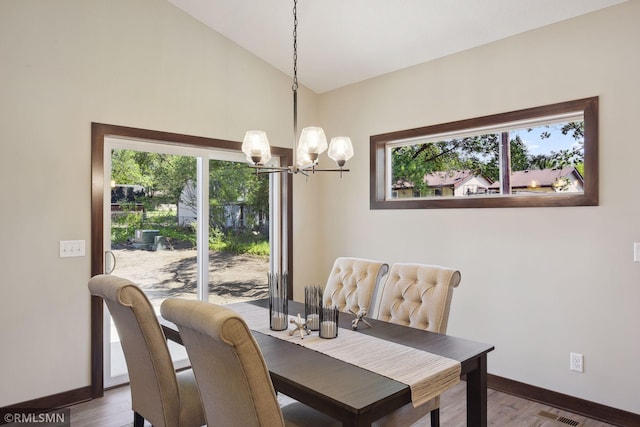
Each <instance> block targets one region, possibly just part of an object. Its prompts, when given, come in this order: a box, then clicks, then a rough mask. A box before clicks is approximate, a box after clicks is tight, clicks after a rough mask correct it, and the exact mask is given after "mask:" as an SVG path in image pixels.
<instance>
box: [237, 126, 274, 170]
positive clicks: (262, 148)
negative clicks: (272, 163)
mask: <svg viewBox="0 0 640 427" xmlns="http://www.w3.org/2000/svg"><path fill="white" fill-rule="evenodd" d="M242 152H243V153H244V154H246V155H247V161H248V162H249V163H251V164H261V165H264V164H265V163H267V162H268V161H269V160H271V147H269V139H268V138H267V134H266V133H265V132H263V131H261V130H250V131H247V133H246V134H245V135H244V140H243V141H242Z"/></svg>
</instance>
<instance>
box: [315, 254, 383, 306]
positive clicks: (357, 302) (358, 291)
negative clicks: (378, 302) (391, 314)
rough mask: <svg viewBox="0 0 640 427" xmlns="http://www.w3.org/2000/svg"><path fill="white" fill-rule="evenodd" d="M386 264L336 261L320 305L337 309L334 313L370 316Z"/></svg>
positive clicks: (344, 259) (348, 259)
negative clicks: (363, 310)
mask: <svg viewBox="0 0 640 427" xmlns="http://www.w3.org/2000/svg"><path fill="white" fill-rule="evenodd" d="M387 271H389V265H388V264H386V263H384V262H382V261H373V260H369V259H362V258H347V257H340V258H336V260H335V262H334V263H333V268H332V269H331V273H329V278H328V279H327V285H326V286H325V288H324V294H323V295H322V304H323V305H324V306H337V307H338V310H340V311H345V312H348V311H349V310H351V311H353V312H354V313H358V312H359V311H360V310H361V309H365V310H367V313H369V317H371V314H372V313H373V307H372V301H374V300H375V299H374V292H375V291H376V289H377V288H378V284H379V283H380V280H381V279H382V277H383V276H384V275H385V274H387Z"/></svg>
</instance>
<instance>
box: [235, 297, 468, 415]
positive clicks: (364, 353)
mask: <svg viewBox="0 0 640 427" xmlns="http://www.w3.org/2000/svg"><path fill="white" fill-rule="evenodd" d="M227 307H228V308H230V309H232V310H234V311H235V312H237V313H238V314H240V315H241V316H242V317H243V318H244V320H245V321H246V322H247V325H248V326H249V329H251V330H253V331H255V332H259V333H262V334H266V335H270V336H273V337H276V338H279V339H282V340H285V341H291V342H293V343H294V344H297V345H300V346H303V347H307V348H310V349H312V350H315V351H318V352H320V353H324V354H326V355H328V356H331V357H333V358H335V359H338V360H342V361H343V362H347V363H350V364H352V365H355V366H359V367H361V368H363V369H367V370H369V371H371V372H375V373H376V374H379V375H383V376H385V377H388V378H391V379H393V380H395V381H399V382H401V383H403V384H407V385H408V386H409V387H410V388H411V401H412V403H413V406H415V407H417V406H419V405H421V404H423V403H426V402H428V401H429V400H431V399H433V398H434V397H436V396H438V395H440V394H441V393H442V392H444V391H445V390H447V389H448V388H449V387H452V386H454V385H456V384H457V383H458V382H459V381H460V369H461V367H460V362H458V361H457V360H453V359H449V358H447V357H443V356H439V355H437V354H432V353H429V352H426V351H423V350H419V349H415V348H412V347H408V346H405V345H402V344H398V343H394V342H391V341H387V340H383V339H380V338H376V337H373V336H370V335H365V334H361V333H358V332H357V331H352V330H350V329H344V328H340V331H339V333H338V337H337V338H334V339H324V338H320V337H318V333H317V332H312V334H311V335H305V337H304V339H300V334H299V333H295V334H293V335H289V331H287V330H285V331H272V330H271V329H270V328H269V309H268V308H264V307H260V306H256V305H253V304H249V303H235V304H230V305H228V306H227ZM296 317H297V316H291V315H290V316H289V319H292V318H296ZM287 325H288V326H289V327H291V328H293V327H294V325H291V324H289V323H288V324H287Z"/></svg>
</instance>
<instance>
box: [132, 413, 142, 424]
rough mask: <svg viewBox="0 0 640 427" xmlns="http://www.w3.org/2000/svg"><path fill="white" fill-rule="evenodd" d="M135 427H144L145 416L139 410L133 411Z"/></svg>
mask: <svg viewBox="0 0 640 427" xmlns="http://www.w3.org/2000/svg"><path fill="white" fill-rule="evenodd" d="M133 427H144V417H143V416H142V415H140V414H139V413H137V412H134V413H133Z"/></svg>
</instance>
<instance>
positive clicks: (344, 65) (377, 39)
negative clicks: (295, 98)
mask: <svg viewBox="0 0 640 427" xmlns="http://www.w3.org/2000/svg"><path fill="white" fill-rule="evenodd" d="M623 1H626V0H299V2H298V5H297V14H298V80H299V82H300V83H301V84H303V85H305V86H307V87H309V88H310V89H311V90H313V91H314V92H316V93H323V92H326V91H330V90H333V89H336V88H339V87H342V86H345V85H348V84H351V83H355V82H358V81H362V80H366V79H369V78H372V77H375V76H379V75H382V74H386V73H389V72H392V71H396V70H399V69H402V68H406V67H410V66H412V65H416V64H420V63H423V62H426V61H429V60H432V59H436V58H439V57H443V56H446V55H450V54H453V53H456V52H460V51H463V50H466V49H470V48H473V47H476V46H480V45H483V44H486V43H490V42H493V41H496V40H499V39H502V38H506V37H509V36H512V35H515V34H518V33H522V32H525V31H529V30H532V29H535V28H539V27H542V26H545V25H549V24H553V23H555V22H559V21H563V20H566V19H569V18H573V17H576V16H579V15H582V14H585V13H589V12H593V11H595V10H598V9H602V8H605V7H609V6H612V5H615V4H618V3H622V2H623ZM169 2H170V3H172V4H174V5H175V6H177V7H178V8H180V9H182V10H184V11H185V12H186V13H188V14H190V15H192V16H193V17H194V18H196V19H198V20H199V21H201V22H203V23H204V24H206V25H208V26H209V27H211V28H213V29H214V30H215V31H217V32H219V33H221V34H223V35H224V36H226V37H228V38H229V39H231V40H232V41H234V42H235V43H237V44H238V45H240V46H242V47H243V48H245V49H247V50H248V51H250V52H251V53H253V54H254V55H256V56H258V57H260V58H262V59H263V60H264V61H266V62H268V63H269V64H271V65H273V66H274V67H276V68H278V69H279V70H281V71H283V72H284V73H287V74H288V75H292V74H293V12H292V11H293V0H169Z"/></svg>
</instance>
